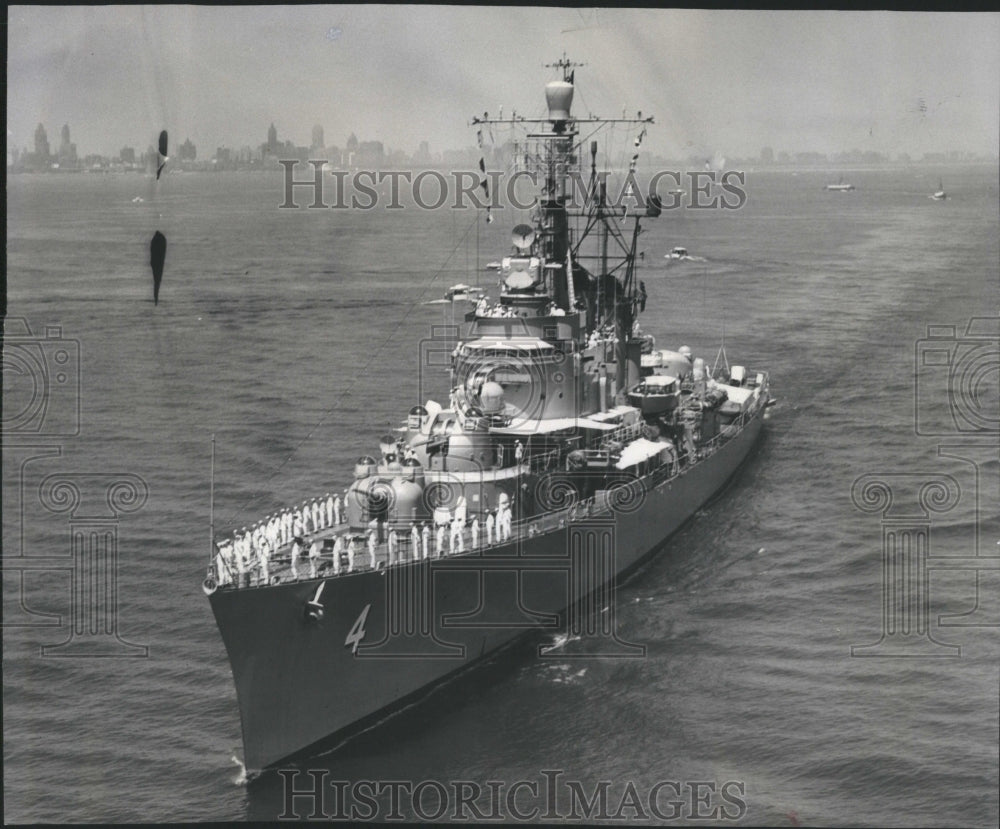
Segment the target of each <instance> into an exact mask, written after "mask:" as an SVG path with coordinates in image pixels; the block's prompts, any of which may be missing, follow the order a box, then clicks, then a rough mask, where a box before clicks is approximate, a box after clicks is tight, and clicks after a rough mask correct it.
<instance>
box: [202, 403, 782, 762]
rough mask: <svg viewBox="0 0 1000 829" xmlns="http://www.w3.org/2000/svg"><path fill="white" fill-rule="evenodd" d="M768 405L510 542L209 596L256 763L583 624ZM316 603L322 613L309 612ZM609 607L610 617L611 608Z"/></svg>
mask: <svg viewBox="0 0 1000 829" xmlns="http://www.w3.org/2000/svg"><path fill="white" fill-rule="evenodd" d="M763 411H764V407H763V406H762V407H761V408H760V409H759V410H758V411H757V412H756V413H755V415H754V416H753V417H752V418H751V419H750V420H749V421H748V422H747V424H746V426H745V428H744V429H742V430H741V431H740V433H739V434H738V435H736V436H734V437H733V438H732V439H731V440H729V441H728V442H727V443H725V444H724V445H722V446H721V447H719V448H718V449H717V450H716V451H715V452H714V453H713V454H712V455H710V456H709V457H707V458H704V459H702V460H701V461H699V462H698V463H696V464H693V465H691V466H690V467H688V468H687V469H686V470H684V471H683V472H682V473H681V474H680V475H676V476H674V477H672V478H669V479H667V480H663V481H660V482H656V481H655V480H653V479H649V480H647V481H646V482H645V484H646V486H645V487H638V492H632V493H631V494H630V496H629V497H625V498H618V499H615V498H611V499H608V498H607V497H606V496H605V500H604V501H602V500H601V498H600V497H598V498H597V499H595V507H596V508H595V509H593V510H591V514H589V515H588V514H585V513H583V512H582V511H579V510H576V509H574V510H573V511H572V512H570V511H569V510H564V511H563V512H561V513H555V514H552V515H548V516H546V517H545V518H543V519H539V520H538V521H529V522H527V523H526V524H525V525H524V527H523V530H524V531H523V532H522V533H520V534H519V538H518V539H516V540H512V541H511V542H508V543H506V544H504V545H495V546H492V547H486V548H484V549H482V550H478V551H476V552H475V553H469V554H466V555H457V556H448V557H445V558H440V559H427V560H422V561H414V562H408V563H406V564H403V565H396V566H394V567H391V568H389V569H388V570H379V571H363V572H357V573H351V574H349V575H342V576H338V577H331V578H328V579H325V580H324V579H322V578H320V579H313V580H304V581H298V582H290V583H286V584H279V585H274V586H269V587H262V588H253V587H251V588H244V589H239V590H233V589H220V590H217V591H216V592H215V593H213V594H212V595H211V596H210V602H211V606H212V610H213V612H214V614H215V618H216V622H217V623H218V626H219V630H220V632H221V634H222V638H223V641H224V643H225V646H226V650H227V652H228V655H229V661H230V665H231V668H232V672H233V678H234V681H235V685H236V694H237V699H238V704H239V709H240V719H241V724H242V731H243V744H244V762H245V764H246V766H247V768H248V769H251V770H259V769H263V768H266V767H268V766H272V765H274V764H276V763H278V762H280V761H282V760H284V759H287V758H289V757H292V756H293V755H298V754H301V753H307V752H308V750H309V749H310V748H313V747H316V746H318V745H319V744H322V743H327V742H328V741H330V740H331V739H334V738H336V737H337V736H341V735H348V734H350V733H351V732H352V731H355V730H357V729H358V728H360V727H363V726H364V725H365V724H366V723H370V722H372V721H374V720H377V719H378V718H380V717H383V716H386V715H388V714H389V713H391V712H392V711H393V710H395V709H398V708H400V707H402V706H404V705H406V704H407V703H409V702H410V701H412V700H414V699H415V698H419V696H420V695H421V694H422V693H424V692H426V691H427V690H428V689H429V688H430V687H433V686H435V685H437V684H439V683H441V682H443V681H445V680H447V679H448V678H449V677H451V676H452V675H454V674H456V673H458V672H460V671H462V670H464V669H466V668H468V667H469V666H470V665H471V664H472V663H475V662H477V661H479V660H481V659H483V658H484V657H486V656H488V655H490V654H491V653H494V652H495V651H497V649H499V648H501V647H503V646H504V645H507V644H509V643H510V642H512V641H513V640H515V639H516V638H518V637H520V636H522V635H524V634H525V633H527V632H529V631H531V630H546V629H549V630H552V631H553V632H562V631H566V630H569V631H570V632H574V626H575V625H577V624H578V623H580V620H581V618H582V617H581V613H582V612H583V611H582V610H581V608H582V607H585V606H586V602H585V601H583V600H584V599H586V598H589V599H591V600H593V598H594V597H595V596H597V595H598V593H599V592H601V591H603V596H600V597H599V598H601V600H602V601H603V600H604V599H607V600H608V601H607V602H606V604H608V603H610V602H611V601H613V597H612V593H611V591H613V590H614V587H615V583H616V581H617V579H619V578H620V577H621V576H622V575H623V574H624V573H626V572H628V571H629V570H631V569H633V568H635V567H636V566H637V565H638V564H639V563H640V562H642V561H643V560H644V559H645V558H647V557H648V556H650V555H651V554H652V553H653V552H655V551H656V550H657V549H658V548H659V547H660V545H661V544H662V543H663V542H664V541H665V540H666V539H667V538H668V537H669V536H670V535H671V534H672V533H674V532H675V531H676V530H677V529H678V528H679V527H680V526H681V525H682V524H683V523H684V522H685V521H686V520H687V519H688V518H690V517H691V515H692V514H693V513H694V512H695V511H696V510H697V509H698V508H699V507H700V506H702V505H703V504H704V503H705V502H706V501H707V500H708V499H709V498H711V496H712V495H713V494H715V493H716V492H717V491H718V490H719V489H720V488H721V487H722V486H723V485H724V484H725V483H726V482H727V481H728V480H729V479H730V478H731V476H732V475H733V473H734V472H735V471H736V469H737V468H738V467H739V466H740V464H741V463H742V462H743V460H744V459H745V458H746V456H747V454H748V453H749V452H750V450H751V448H752V447H753V445H754V443H755V442H756V440H757V437H758V435H759V433H760V430H761V427H762V418H763ZM599 495H600V494H599ZM582 572H586V574H587V575H586V578H583V579H581V578H580V573H582ZM321 587H322V590H320V588H321ZM317 594H318V595H317ZM311 601H312V602H314V604H313V608H315V607H316V606H317V605H318V606H321V607H322V619H320V620H316V619H310V618H309V617H308V616H307V611H308V609H309V602H311ZM602 606H603V605H602ZM597 609H598V610H601V608H597ZM604 618H606V619H610V620H611V624H612V627H613V620H614V613H613V612H612V613H610V614H604ZM587 630H589V631H590V633H591V634H592V635H596V636H598V637H603V638H601V641H600V642H598V643H597V649H598V651H600V652H604V650H606V651H607V652H608V653H621V654H622V655H631V656H635V655H637V654H636V648H635V647H634V646H630V645H628V644H627V643H622V642H619V641H618V640H617V638H616V636H615V634H614V631H613V630H608V629H603V630H600V631H596V633H595V632H594V631H593V630H592V629H590V628H588V629H587ZM602 648H603V649H604V650H601V649H602Z"/></svg>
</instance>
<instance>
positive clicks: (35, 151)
mask: <svg viewBox="0 0 1000 829" xmlns="http://www.w3.org/2000/svg"><path fill="white" fill-rule="evenodd" d="M311 135H312V141H311V143H310V144H309V145H305V144H296V143H295V142H294V141H291V140H290V139H284V138H282V137H281V133H280V130H279V129H278V128H277V126H276V125H275V124H274V123H273V122H272V123H271V124H270V125H269V126H268V129H267V133H266V138H265V140H264V141H262V142H253V141H249V142H248V141H235V142H224V143H223V144H221V145H219V146H217V147H215V148H214V149H213V148H202V150H201V151H200V152H199V150H198V148H197V145H196V144H195V143H194V142H193V141H191V139H190V137H185V138H184V140H183V141H180V140H179V139H178V137H177V136H173V137H171V138H170V158H171V160H172V162H173V164H172V166H177V167H181V168H184V169H195V168H203V167H206V166H209V165H211V164H215V163H219V162H222V163H223V165H224V166H230V165H238V164H259V163H261V162H263V161H264V160H266V159H267V160H270V162H271V164H272V166H276V162H277V161H278V160H279V159H289V158H298V159H299V160H301V161H302V162H303V163H305V161H306V160H308V159H316V160H325V161H328V162H330V163H331V164H333V165H335V166H336V165H344V166H352V167H357V166H358V165H359V164H360V165H365V166H376V167H381V168H386V167H388V166H391V165H392V164H396V165H409V164H441V163H448V162H452V163H457V164H461V163H463V162H464V163H465V164H466V165H467V166H470V167H471V166H472V165H474V164H475V162H476V161H477V160H478V158H479V156H480V155H481V153H480V151H479V150H478V149H477V148H476V147H474V146H471V145H467V146H464V147H454V148H445V149H443V150H438V151H434V152H432V151H431V148H430V144H429V142H427V141H420V142H419V143H418V147H417V148H416V149H415V150H414V151H413V152H407V151H406V150H403V149H400V148H394V147H389V146H387V145H385V144H384V142H382V141H379V140H378V139H377V138H371V139H366V140H364V141H359V140H358V138H357V136H356V135H355V134H354V133H353V132H352V133H351V134H350V135H348V136H347V139H346V140H345V141H344V142H343V146H340V145H339V144H334V143H330V142H328V141H326V140H325V130H324V128H323V125H322V124H314V125H313V126H312V129H311ZM497 149H499V148H497ZM508 149H509V148H508ZM155 156H156V149H155V148H154V147H153V146H152V145H151V144H150V145H149V146H147V147H146V148H142V147H136V146H135V145H132V144H126V145H125V146H123V147H121V148H120V149H119V150H118V151H117V152H116V153H111V154H102V153H91V152H88V151H87V149H86V148H84V150H83V151H82V152H80V153H79V154H78V152H77V145H76V143H75V142H71V141H70V125H69V124H64V125H63V127H62V129H61V131H60V143H59V145H58V150H57V151H53V149H52V145H51V144H50V142H49V140H48V130H47V128H46V127H45V125H44V124H41V123H39V124H38V125H37V127H36V128H35V132H34V146H33V147H28V146H24V147H20V148H19V147H16V146H8V150H7V164H8V168H9V169H13V170H14V171H15V172H18V171H22V172H23V171H31V170H36V171H37V170H39V169H44V168H46V167H51V168H53V169H86V168H89V167H91V166H93V167H98V166H106V165H107V164H108V163H109V162H121V163H122V164H123V165H125V166H127V167H129V168H140V167H144V166H146V165H147V164H149V163H150V159H151V158H154V157H155ZM486 158H488V159H492V152H490V151H487V152H486ZM98 159H100V162H99V163H98ZM997 159H998V155H997V154H996V153H994V154H993V155H989V154H983V155H976V154H973V153H969V152H962V151H957V150H952V151H949V152H934V153H924V154H923V155H922V156H917V157H912V156H911V155H910V154H908V153H879V152H878V151H874V150H867V151H863V150H861V149H859V148H852V149H851V150H848V151H844V152H838V153H833V154H827V153H818V152H816V151H812V150H803V149H792V150H789V149H784V148H779V149H778V150H775V149H774V148H773V147H769V146H768V147H762V148H760V151H759V153H757V154H755V155H753V156H749V157H736V158H733V159H729V160H727V159H724V158H720V157H718V156H717V157H716V158H715V159H705V158H703V157H701V156H698V155H689V156H688V157H687V158H683V159H682V158H674V159H667V158H664V157H663V156H659V155H650V154H648V153H646V154H642V155H640V167H645V166H646V165H648V164H650V163H654V164H655V163H659V164H664V163H674V164H689V165H690V164H694V165H695V168H696V169H700V166H701V164H703V163H708V164H711V163H713V162H715V163H716V164H717V163H719V162H726V163H728V164H729V166H730V167H731V166H732V164H733V163H735V164H738V165H754V166H763V167H767V166H771V165H779V166H780V165H795V164H798V165H824V164H834V165H836V164H851V163H853V164H882V163H892V162H897V163H899V162H902V163H909V162H915V163H920V162H922V163H945V162H949V161H951V162H962V161H986V160H989V161H995V160H997ZM488 163H489V162H488ZM492 166H495V165H493V164H491V167H492Z"/></svg>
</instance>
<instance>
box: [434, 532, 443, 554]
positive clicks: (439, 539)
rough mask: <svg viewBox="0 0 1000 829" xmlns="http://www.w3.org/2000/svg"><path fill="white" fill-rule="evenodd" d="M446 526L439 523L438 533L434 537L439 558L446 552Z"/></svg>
mask: <svg viewBox="0 0 1000 829" xmlns="http://www.w3.org/2000/svg"><path fill="white" fill-rule="evenodd" d="M444 527H445V525H444V524H438V527H437V533H436V534H435V539H434V540H435V542H436V544H435V547H436V549H435V555H437V557H438V558H440V557H441V554H442V553H443V552H444Z"/></svg>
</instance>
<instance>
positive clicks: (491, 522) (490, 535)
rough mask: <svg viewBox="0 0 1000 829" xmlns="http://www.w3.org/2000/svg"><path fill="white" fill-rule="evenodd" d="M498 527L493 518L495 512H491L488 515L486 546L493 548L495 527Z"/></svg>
mask: <svg viewBox="0 0 1000 829" xmlns="http://www.w3.org/2000/svg"><path fill="white" fill-rule="evenodd" d="M495 525H496V519H495V518H494V517H493V510H489V511H488V512H487V513H486V546H487V547H492V546H493V527H494V526H495Z"/></svg>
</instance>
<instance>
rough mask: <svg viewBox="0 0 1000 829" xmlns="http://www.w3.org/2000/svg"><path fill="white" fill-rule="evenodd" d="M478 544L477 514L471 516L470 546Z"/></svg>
mask: <svg viewBox="0 0 1000 829" xmlns="http://www.w3.org/2000/svg"><path fill="white" fill-rule="evenodd" d="M478 546H479V516H476V515H474V516H472V548H473V549H475V548H476V547H478Z"/></svg>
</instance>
